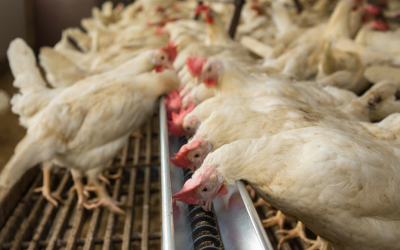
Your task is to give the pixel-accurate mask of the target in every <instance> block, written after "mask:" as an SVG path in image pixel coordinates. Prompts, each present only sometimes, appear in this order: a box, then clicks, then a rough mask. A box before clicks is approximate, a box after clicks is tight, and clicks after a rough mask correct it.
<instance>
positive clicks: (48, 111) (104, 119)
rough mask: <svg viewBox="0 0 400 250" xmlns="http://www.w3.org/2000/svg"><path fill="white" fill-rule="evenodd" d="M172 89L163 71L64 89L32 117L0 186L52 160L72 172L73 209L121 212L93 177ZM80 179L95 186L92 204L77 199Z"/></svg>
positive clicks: (0, 178) (175, 84) (169, 74)
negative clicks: (100, 208)
mask: <svg viewBox="0 0 400 250" xmlns="http://www.w3.org/2000/svg"><path fill="white" fill-rule="evenodd" d="M178 86H179V80H178V78H177V77H176V75H175V73H174V72H172V71H169V70H167V71H164V72H162V73H144V74H141V75H137V76H134V77H132V76H130V75H129V74H125V75H120V76H119V77H117V78H115V79H114V80H113V81H108V80H107V79H104V81H98V82H96V83H90V84H88V83H87V82H80V83H76V84H74V85H73V86H71V87H69V88H67V89H65V90H64V91H63V92H62V93H60V94H59V95H58V96H57V98H56V99H53V100H52V101H51V102H50V103H49V104H48V105H47V106H46V107H45V108H44V109H42V110H41V111H40V113H39V114H37V115H36V116H35V117H34V119H33V120H32V123H31V124H30V125H29V127H28V132H27V135H26V136H25V137H24V138H23V139H22V141H21V142H20V143H19V144H18V146H17V148H16V151H15V154H14V155H13V157H12V158H11V159H10V161H9V162H8V163H7V165H6V166H5V168H4V170H3V172H2V174H1V176H0V183H1V185H3V186H10V185H12V184H13V183H15V182H16V181H17V180H19V178H20V177H21V176H22V175H23V174H24V173H25V172H26V171H27V170H28V169H29V168H31V167H33V166H34V165H35V164H37V163H39V162H42V161H49V160H52V159H55V161H56V162H57V163H59V164H61V165H62V166H65V167H67V168H69V169H71V171H72V174H73V177H74V181H75V182H76V187H77V192H78V196H79V202H78V206H84V207H86V208H93V207H96V206H99V205H104V206H107V207H108V208H109V209H110V210H112V211H114V212H118V213H123V211H122V210H121V209H120V208H118V206H117V205H118V203H116V202H114V201H112V200H111V198H110V197H109V196H108V194H107V192H106V190H105V189H104V188H103V186H102V185H100V184H99V182H98V176H99V174H100V173H101V172H102V171H103V170H104V169H105V167H106V166H107V163H108V162H109V161H110V160H111V159H112V158H113V157H114V156H115V154H116V153H117V152H118V151H119V150H121V149H122V147H123V146H124V144H125V143H126V141H127V139H128V138H129V136H130V135H131V134H132V132H133V131H136V130H137V129H138V128H139V127H140V126H141V125H142V123H143V122H144V121H145V119H146V118H147V117H148V116H149V115H151V114H152V112H153V110H154V108H155V106H156V102H157V99H158V97H159V96H160V95H162V94H165V93H168V92H170V91H171V90H173V89H176V88H177V87H178ZM83 175H87V176H88V178H89V180H90V181H91V182H92V183H93V185H94V186H95V188H96V192H97V195H98V198H99V202H98V203H97V204H94V205H93V204H91V205H89V204H88V203H87V201H86V199H85V197H84V196H83V190H82V184H81V178H82V177H83Z"/></svg>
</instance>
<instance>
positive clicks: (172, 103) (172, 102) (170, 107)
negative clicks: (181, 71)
mask: <svg viewBox="0 0 400 250" xmlns="http://www.w3.org/2000/svg"><path fill="white" fill-rule="evenodd" d="M165 105H167V112H168V113H169V114H172V113H173V112H175V113H178V112H179V110H180V109H181V106H182V99H181V97H180V96H179V93H178V92H177V91H176V90H172V91H171V93H170V94H169V95H168V96H167V97H166V98H165Z"/></svg>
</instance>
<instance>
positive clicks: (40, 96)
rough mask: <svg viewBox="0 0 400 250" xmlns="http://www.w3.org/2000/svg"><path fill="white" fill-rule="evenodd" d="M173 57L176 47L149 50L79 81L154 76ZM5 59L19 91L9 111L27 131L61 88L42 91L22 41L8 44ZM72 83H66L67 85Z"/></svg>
mask: <svg viewBox="0 0 400 250" xmlns="http://www.w3.org/2000/svg"><path fill="white" fill-rule="evenodd" d="M176 54H177V51H176V47H175V46H173V45H171V44H170V45H168V46H166V47H163V48H160V49H158V50H149V51H146V52H143V53H142V54H140V55H139V56H137V57H136V58H133V59H131V60H129V61H127V62H126V63H124V64H122V65H120V66H119V67H117V68H115V69H114V70H112V71H108V72H105V73H103V74H99V75H94V76H91V77H89V78H86V79H84V80H82V81H84V82H89V83H95V82H97V81H99V80H105V79H109V80H113V79H115V78H118V77H120V76H121V74H122V75H130V76H135V75H138V74H141V73H144V72H149V71H152V70H153V69H155V70H156V71H157V72H160V71H162V70H163V69H164V68H169V69H172V63H173V62H174V60H175V58H176ZM7 56H8V59H9V61H10V67H11V70H12V73H13V75H14V78H15V81H14V86H16V87H18V88H20V91H21V94H17V95H15V96H14V97H13V99H12V100H11V103H12V106H13V107H12V110H13V112H14V113H16V114H18V115H19V116H20V123H21V124H22V125H23V126H25V127H27V126H28V124H29V119H30V118H32V117H33V116H34V115H36V114H37V113H38V112H39V111H40V110H42V109H43V108H44V107H45V106H46V105H47V104H48V103H49V102H50V100H52V99H53V98H54V97H55V96H57V95H58V94H59V93H61V92H62V91H63V90H64V89H65V88H54V89H49V88H47V87H46V82H45V81H44V80H43V78H42V77H41V74H40V71H39V69H38V68H37V66H36V60H35V56H34V54H33V52H32V50H31V49H30V48H29V46H28V45H27V44H26V43H25V42H24V41H23V40H22V39H20V38H17V39H15V40H14V41H12V42H11V43H10V47H9V49H8V51H7ZM74 83H75V82H71V81H70V82H69V84H74ZM59 87H61V86H59Z"/></svg>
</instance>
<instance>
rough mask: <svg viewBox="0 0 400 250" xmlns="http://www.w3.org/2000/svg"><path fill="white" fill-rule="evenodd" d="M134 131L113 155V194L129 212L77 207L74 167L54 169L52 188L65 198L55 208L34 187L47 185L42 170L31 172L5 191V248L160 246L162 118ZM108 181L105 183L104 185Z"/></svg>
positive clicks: (1, 210)
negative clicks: (43, 179)
mask: <svg viewBox="0 0 400 250" xmlns="http://www.w3.org/2000/svg"><path fill="white" fill-rule="evenodd" d="M140 134H141V135H139V136H138V135H136V136H131V137H130V139H129V141H128V143H127V144H126V145H125V147H124V148H123V150H121V152H120V153H119V154H118V156H117V157H115V158H114V160H113V162H112V164H111V167H110V170H109V172H110V173H111V174H122V175H123V178H122V179H116V180H111V185H110V186H107V189H108V191H109V194H110V195H112V197H113V198H114V199H116V200H119V201H121V202H123V203H125V204H127V207H126V208H124V211H125V215H117V214H114V213H111V212H109V211H108V210H107V209H106V208H96V209H94V210H91V211H88V210H86V209H77V208H76V205H77V195H76V192H75V191H70V188H71V187H72V186H73V181H72V176H71V174H70V173H69V171H67V170H65V169H63V168H58V167H56V169H55V170H54V171H53V173H52V190H54V191H55V192H56V193H57V194H60V195H61V197H62V198H63V200H64V203H63V204H61V205H59V206H58V207H55V206H54V205H52V204H51V203H50V202H48V201H47V200H46V199H45V198H44V197H43V196H41V195H40V194H38V193H35V192H34V189H35V188H36V187H40V186H41V185H42V174H41V171H39V170H38V169H35V170H32V171H30V172H29V173H28V174H27V176H25V177H24V178H23V179H22V180H21V181H20V182H19V183H18V184H17V185H16V186H14V187H13V188H12V189H11V190H10V191H8V192H7V193H6V194H3V195H0V227H1V231H0V250H1V249H4V250H6V249H7V250H8V249H12V250H17V249H29V250H37V249H46V250H54V249H68V250H69V249H83V250H89V249H142V250H147V249H160V248H161V210H160V199H161V197H160V180H159V176H160V173H159V170H160V166H159V164H160V159H159V155H160V154H159V121H158V115H157V114H155V115H154V116H153V117H152V118H150V119H149V120H148V121H147V122H146V124H145V125H144V126H143V127H142V129H141V130H140ZM104 185H105V184H104Z"/></svg>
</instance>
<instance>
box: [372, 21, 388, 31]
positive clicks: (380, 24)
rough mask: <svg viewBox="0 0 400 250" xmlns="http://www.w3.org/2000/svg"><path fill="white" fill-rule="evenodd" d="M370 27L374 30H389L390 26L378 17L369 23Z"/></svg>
mask: <svg viewBox="0 0 400 250" xmlns="http://www.w3.org/2000/svg"><path fill="white" fill-rule="evenodd" d="M369 25H370V27H371V28H373V29H374V30H380V31H387V30H388V29H389V28H388V26H387V24H386V23H385V22H384V21H383V20H382V19H377V20H374V21H371V22H370V23H369Z"/></svg>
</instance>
